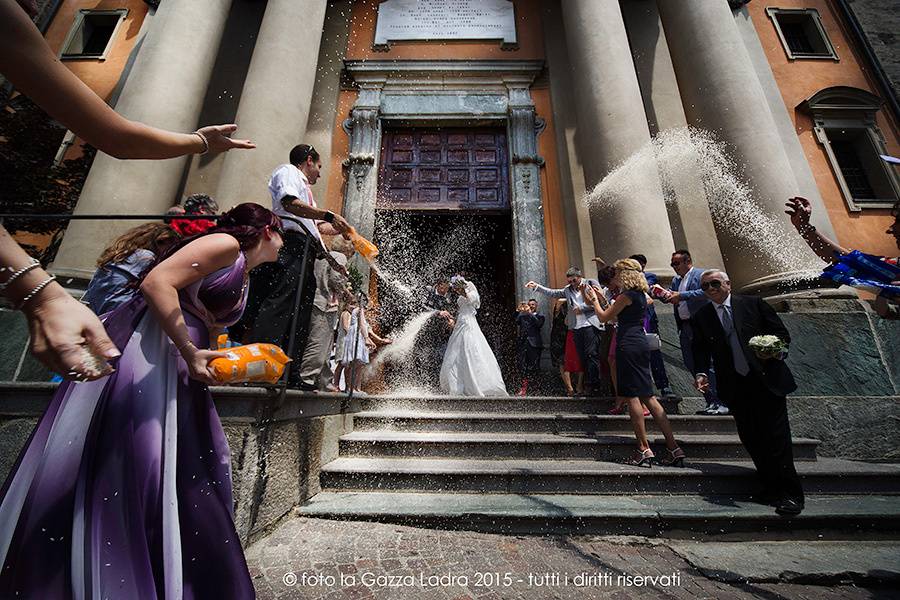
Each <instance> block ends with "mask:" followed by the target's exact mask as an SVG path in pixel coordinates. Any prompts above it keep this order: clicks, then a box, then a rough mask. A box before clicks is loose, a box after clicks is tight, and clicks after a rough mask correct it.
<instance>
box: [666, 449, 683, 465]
mask: <svg viewBox="0 0 900 600" xmlns="http://www.w3.org/2000/svg"><path fill="white" fill-rule="evenodd" d="M685 458H687V456H686V455H685V453H684V450H682V449H681V448H679V447H677V446H676V447H675V449H674V450H669V458H668V459H667V460H665V461H664V462H663V464H664V465H666V466H667V467H680V468H683V467H684V459H685Z"/></svg>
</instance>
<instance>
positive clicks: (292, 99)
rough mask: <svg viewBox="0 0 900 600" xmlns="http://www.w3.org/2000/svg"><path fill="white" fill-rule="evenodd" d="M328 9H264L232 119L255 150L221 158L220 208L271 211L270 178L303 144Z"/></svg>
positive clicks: (312, 4) (277, 4)
mask: <svg viewBox="0 0 900 600" xmlns="http://www.w3.org/2000/svg"><path fill="white" fill-rule="evenodd" d="M327 5H328V3H327V2H320V1H317V0H269V2H268V4H267V5H266V13H265V15H264V16H263V21H262V25H260V28H259V35H258V37H257V40H256V46H255V47H254V49H253V58H252V59H251V60H250V68H249V70H248V71H247V79H246V81H245V82H244V92H243V94H242V95H241V101H240V104H238V111H237V116H236V117H235V122H236V123H237V124H238V126H239V127H240V132H241V136H242V137H247V138H250V139H251V140H254V141H255V142H256V143H257V148H256V150H254V151H253V152H244V153H237V152H234V153H230V154H228V155H226V157H225V162H224V164H223V165H222V171H221V175H220V177H219V184H218V186H217V188H216V190H217V191H216V199H217V200H218V202H219V206H220V207H221V208H223V209H228V208H230V207H232V206H234V205H236V204H240V203H241V202H248V201H254V202H259V203H260V204H263V205H265V206H270V204H271V199H270V198H269V194H268V191H267V190H266V185H267V182H268V181H269V176H270V175H271V174H272V171H273V170H274V169H275V167H277V166H278V165H280V164H282V163H286V162H288V154H289V153H290V151H291V148H293V147H294V146H296V145H297V144H300V143H303V135H304V134H305V133H306V124H307V120H308V118H309V107H310V104H311V102H312V95H313V88H314V87H315V82H316V67H317V64H318V58H319V44H320V43H321V40H322V27H323V26H324V23H325V10H326V8H327ZM324 158H326V157H323V159H324Z"/></svg>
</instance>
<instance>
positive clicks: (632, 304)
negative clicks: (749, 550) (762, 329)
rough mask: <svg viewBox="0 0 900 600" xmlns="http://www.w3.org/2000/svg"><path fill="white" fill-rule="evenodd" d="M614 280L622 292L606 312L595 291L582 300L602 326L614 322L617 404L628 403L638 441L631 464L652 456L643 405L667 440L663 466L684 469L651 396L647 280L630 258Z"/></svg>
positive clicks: (663, 414) (618, 267) (645, 462)
mask: <svg viewBox="0 0 900 600" xmlns="http://www.w3.org/2000/svg"><path fill="white" fill-rule="evenodd" d="M613 266H614V267H615V269H616V277H615V279H614V280H613V283H614V284H616V285H617V286H618V288H619V289H620V290H621V293H620V294H619V296H618V297H616V299H615V301H614V302H613V303H612V304H610V305H609V307H608V308H606V309H605V310H604V309H603V308H602V307H601V305H600V301H599V299H598V298H597V294H596V292H594V290H592V289H591V288H590V287H588V288H587V291H586V293H585V297H586V299H587V301H588V302H593V303H594V310H595V311H596V313H597V317H598V318H599V319H600V320H601V321H602V322H604V323H606V322H607V321H611V320H612V319H617V321H618V327H617V328H616V374H617V377H616V379H617V384H618V387H617V394H618V396H619V400H620V401H624V402H626V403H627V404H628V414H629V416H630V417H631V425H632V427H633V428H634V435H635V437H636V438H637V442H638V452H639V456H638V457H637V458H636V460H635V461H634V464H637V465H639V466H642V467H643V466H646V467H649V466H650V465H651V464H652V461H653V459H654V458H655V455H654V454H653V450H651V449H650V444H649V443H648V442H647V430H646V428H645V426H644V409H643V406H642V404H643V405H644V406H646V407H647V409H648V410H649V411H650V414H651V415H653V420H654V421H655V422H656V425H657V426H658V427H659V429H660V431H662V432H663V435H664V436H665V437H666V447H667V448H668V450H669V456H668V459H667V460H666V461H664V464H668V465H675V466H679V467H680V466H684V458H685V455H684V451H682V450H681V448H679V447H678V444H677V442H676V441H675V436H674V435H673V434H672V426H671V425H670V424H669V419H668V418H667V417H666V411H665V410H664V409H663V407H662V405H661V404H660V403H659V401H658V400H657V399H656V396H655V395H654V394H653V377H652V375H651V374H650V347H649V346H648V344H647V336H646V333H645V332H644V316H645V315H646V312H647V291H648V287H647V280H646V279H645V278H644V275H643V273H642V272H641V265H640V264H639V263H638V262H637V261H636V260H633V259H630V258H625V259H622V260H619V261H616V263H615V265H613Z"/></svg>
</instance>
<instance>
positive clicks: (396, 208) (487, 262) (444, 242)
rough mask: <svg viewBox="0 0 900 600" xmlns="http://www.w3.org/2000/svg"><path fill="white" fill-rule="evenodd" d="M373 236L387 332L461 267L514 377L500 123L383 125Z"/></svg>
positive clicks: (507, 376)
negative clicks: (467, 126) (414, 126)
mask: <svg viewBox="0 0 900 600" xmlns="http://www.w3.org/2000/svg"><path fill="white" fill-rule="evenodd" d="M382 140H383V144H382V154H381V162H380V170H379V188H378V190H379V191H378V200H377V204H376V207H377V211H376V219H375V241H376V244H378V246H379V248H380V249H381V255H380V258H379V261H380V266H381V268H382V269H383V271H384V272H386V274H387V275H388V277H389V278H390V279H392V280H393V281H395V282H397V283H394V284H391V283H388V282H386V281H385V280H384V279H382V278H379V280H378V284H377V285H378V288H377V294H378V305H379V322H380V323H381V325H382V327H383V328H384V330H385V331H386V332H388V333H390V332H391V331H392V330H394V331H396V330H397V329H398V328H400V327H402V326H403V324H404V323H405V322H406V321H407V320H408V319H409V318H410V317H411V316H413V315H415V314H417V313H419V312H421V311H422V310H423V309H424V307H423V306H422V304H421V301H422V299H423V298H424V296H425V294H426V292H427V290H428V289H429V288H430V287H431V286H433V285H434V282H435V280H436V279H437V278H439V277H448V278H449V277H450V276H452V275H455V274H462V275H464V276H465V277H466V278H467V279H470V280H471V281H473V282H474V283H475V285H476V286H477V288H478V290H479V293H480V296H481V308H480V309H479V311H478V322H479V324H480V326H481V328H482V331H483V332H484V334H485V337H486V338H487V340H488V343H489V344H490V345H491V347H492V348H493V350H494V353H495V354H496V356H497V359H498V361H499V362H500V367H501V370H502V371H503V376H504V380H505V381H506V383H507V385H508V386H509V387H510V389H512V387H513V386H514V385H515V382H516V380H515V338H516V327H515V307H516V305H515V275H514V267H513V231H512V219H511V214H510V210H509V206H510V190H509V166H508V165H509V159H508V153H507V140H506V130H505V129H503V128H471V129H461V128H439V129H437V128H435V129H393V130H391V129H388V130H385V131H384V132H383V137H382Z"/></svg>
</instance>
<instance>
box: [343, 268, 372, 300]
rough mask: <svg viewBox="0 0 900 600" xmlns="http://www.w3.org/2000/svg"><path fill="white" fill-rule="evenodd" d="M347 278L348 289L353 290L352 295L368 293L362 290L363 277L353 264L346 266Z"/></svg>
mask: <svg viewBox="0 0 900 600" xmlns="http://www.w3.org/2000/svg"><path fill="white" fill-rule="evenodd" d="M347 276H348V278H349V279H350V289H352V290H353V293H354V294H358V293H359V292H367V291H368V290H363V289H362V285H363V276H362V273H360V272H359V267H357V266H356V265H355V264H350V265H348V267H347Z"/></svg>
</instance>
